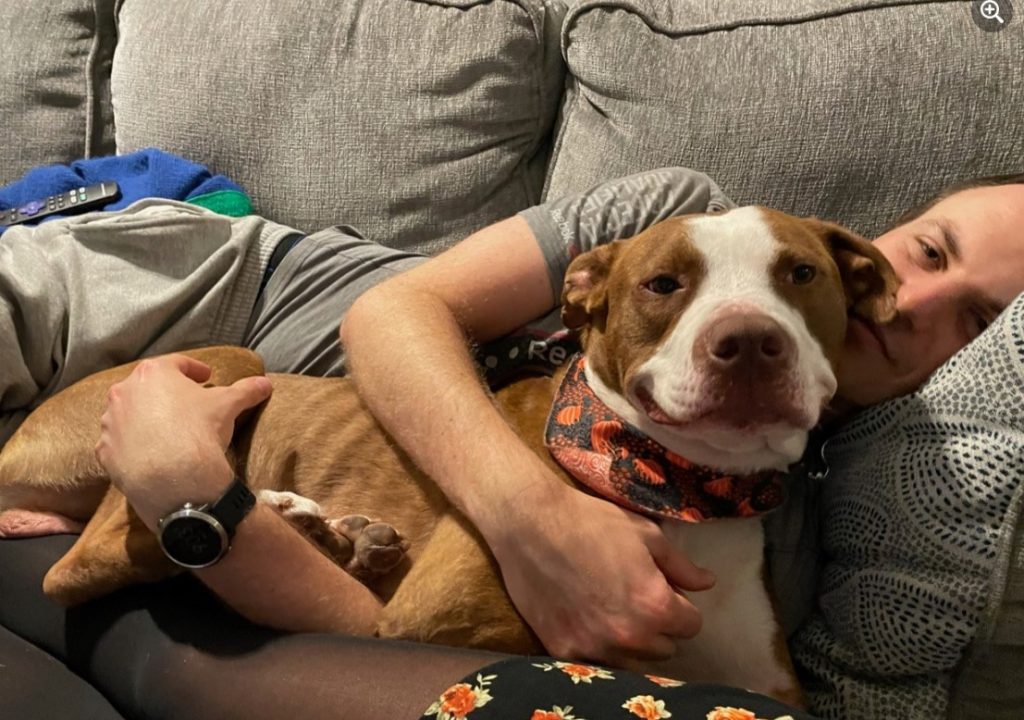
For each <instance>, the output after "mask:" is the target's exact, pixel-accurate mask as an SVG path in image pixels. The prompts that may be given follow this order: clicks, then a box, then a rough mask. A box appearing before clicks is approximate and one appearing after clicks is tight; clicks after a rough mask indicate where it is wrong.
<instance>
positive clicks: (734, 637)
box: [659, 518, 795, 695]
mask: <svg viewBox="0 0 1024 720" xmlns="http://www.w3.org/2000/svg"><path fill="white" fill-rule="evenodd" d="M663 529H664V532H665V535H666V537H667V538H668V540H669V542H671V543H672V544H673V546H675V547H677V548H678V549H679V550H680V551H682V552H683V553H684V554H685V555H686V556H687V557H689V558H690V559H691V560H692V561H693V562H694V563H695V564H697V565H700V566H702V567H705V568H708V569H709V570H711V571H712V572H714V573H715V577H716V582H715V586H714V587H713V588H711V589H710V590H707V591H704V592H691V593H687V597H688V599H689V600H690V602H692V603H693V604H694V605H695V606H696V607H697V608H698V609H699V610H700V612H701V617H702V619H703V624H702V626H701V630H700V632H699V633H698V634H697V636H696V637H695V638H693V639H691V640H684V641H682V642H680V644H679V652H678V653H677V654H676V656H675V657H673V658H671V659H670V660H667V661H665V662H664V663H661V664H659V672H662V673H663V674H664V675H665V676H667V677H679V678H685V679H686V680H687V681H689V682H701V681H704V682H717V683H728V684H730V685H736V686H739V687H743V688H746V689H748V690H755V691H759V692H762V693H769V694H772V695H777V693H778V692H779V691H787V690H790V689H793V688H794V687H795V679H794V678H793V675H792V670H791V668H790V667H789V663H788V661H787V660H784V659H781V658H780V657H779V653H778V643H779V642H780V641H781V640H782V638H781V631H780V629H779V626H778V623H777V621H776V619H775V613H774V610H773V609H772V603H771V598H770V597H769V595H768V591H767V589H766V588H765V580H764V530H763V527H762V525H761V520H760V519H758V518H742V519H740V518H737V519H725V520H715V521H712V522H704V523H683V522H674V521H667V522H665V523H664V525H663Z"/></svg>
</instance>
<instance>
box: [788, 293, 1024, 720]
mask: <svg viewBox="0 0 1024 720" xmlns="http://www.w3.org/2000/svg"><path fill="white" fill-rule="evenodd" d="M826 456H827V459H828V461H829V463H830V465H831V469H832V472H831V474H830V476H829V477H828V479H827V480H825V484H824V486H823V488H822V503H821V512H822V517H821V527H822V546H823V549H824V551H825V555H826V559H827V560H826V565H825V567H824V570H823V573H822V576H821V581H820V585H819V592H818V607H817V609H816V611H815V613H814V615H813V616H812V619H811V620H810V621H809V622H808V623H806V624H805V625H804V627H803V628H802V629H801V631H800V632H799V633H798V634H797V636H796V639H795V643H794V654H795V658H796V660H797V662H798V664H799V665H800V666H801V668H802V671H803V672H804V674H805V677H804V682H805V686H806V687H807V689H808V691H809V696H810V699H811V701H812V706H813V708H814V709H815V710H816V711H817V712H818V713H820V714H822V715H824V716H826V717H843V718H850V719H857V718H865V719H868V718H871V719H873V718H880V717H899V718H935V717H939V716H941V715H943V714H944V713H946V712H948V711H949V710H950V700H949V696H950V689H951V686H952V684H953V683H954V682H955V681H956V680H957V677H958V674H959V673H960V672H961V670H962V668H963V667H964V658H965V654H966V657H967V658H968V661H970V660H971V659H972V658H976V659H980V660H981V661H982V662H987V661H990V660H991V658H993V657H996V656H998V658H999V662H1000V664H1001V665H1002V667H999V668H998V669H997V671H998V672H999V673H1001V674H1002V675H1003V679H1004V680H1010V682H1006V683H1003V685H1002V686H1001V687H999V686H998V685H999V683H996V684H995V685H993V684H992V682H991V681H989V686H988V687H984V688H978V687H969V686H965V685H964V682H961V683H960V686H959V688H958V697H960V698H961V699H962V698H972V697H975V698H976V697H977V696H979V693H980V695H981V696H983V697H984V700H985V707H986V708H987V711H986V712H987V714H986V717H988V718H992V717H1006V718H1009V717H1020V713H1021V706H1020V705H1019V704H1018V703H1017V702H1012V701H1011V698H1016V699H1017V700H1019V699H1020V694H1021V692H1022V688H1021V681H1022V680H1024V633H1022V632H1021V631H1020V630H1021V628H1020V627H1019V623H1020V614H1019V607H1018V606H1019V604H1020V598H1019V597H1018V595H1019V588H1020V583H1021V580H1020V576H1022V575H1024V563H1022V559H1021V558H1020V557H1011V555H1012V552H1011V550H1012V548H1013V545H1014V541H1015V532H1016V531H1017V529H1018V525H1019V523H1020V521H1021V516H1020V512H1021V500H1022V497H1024V295H1021V296H1020V297H1018V298H1017V299H1016V300H1015V301H1014V302H1013V303H1012V304H1011V305H1010V307H1009V308H1007V310H1005V311H1004V312H1003V313H1002V314H1001V315H1000V317H999V318H998V319H997V320H996V322H995V323H993V325H992V326H991V327H990V328H989V329H988V330H987V331H986V332H985V333H983V334H982V335H981V336H980V337H979V338H977V339H976V340H975V341H974V342H973V343H971V344H970V345H969V346H967V347H966V348H964V349H963V350H962V351H961V352H960V353H958V354H957V355H956V356H955V357H953V358H952V359H951V360H950V361H949V362H947V363H946V364H945V365H944V366H943V367H941V368H940V369H939V370H938V371H937V372H936V373H935V374H934V375H933V376H932V377H931V379H930V380H929V381H928V382H927V383H926V384H925V386H924V387H922V388H921V389H920V390H919V391H918V392H916V393H914V394H912V395H908V396H905V397H903V398H899V399H897V400H894V401H891V402H888V403H885V404H883V405H880V406H877V407H875V408H872V409H870V410H868V411H866V412H864V413H862V414H860V415H858V416H857V417H856V418H855V419H854V420H853V421H852V422H851V423H850V424H849V425H848V426H846V427H845V428H844V429H843V430H842V431H841V432H840V433H839V434H838V435H836V436H835V437H833V438H832V439H831V440H830V441H829V443H828V445H827V449H826ZM1007 588H1010V592H1007ZM1014 588H1016V590H1014ZM1011 616H1012V617H1011ZM1006 618H1011V619H1012V620H1015V621H1016V623H1018V627H1017V628H1016V630H1015V634H1014V635H1013V636H1010V637H1008V636H1006V635H1005V634H998V635H997V634H996V632H995V631H996V629H997V628H1004V629H1005V628H1006V626H1007V624H1006ZM992 643H995V644H996V645H998V646H1000V647H999V648H998V649H997V652H995V654H993V648H990V647H986V646H987V645H989V644H992ZM967 667H968V668H969V669H970V668H971V665H970V662H968V665H967ZM979 667H980V666H979ZM986 667H987V666H986ZM1014 678H1015V679H1016V681H1013V680H1012V679H1014ZM979 680H983V678H981V676H980V674H979V673H977V672H974V673H973V675H972V677H971V678H970V681H971V682H972V683H977V682H978V681H979ZM957 706H958V707H959V708H960V710H959V713H960V714H957V715H956V716H957V717H969V716H971V714H970V712H972V711H968V710H965V708H966V707H967V706H971V707H974V708H977V707H981V705H979V704H978V703H975V702H974V701H973V700H967V701H964V702H958V704H957Z"/></svg>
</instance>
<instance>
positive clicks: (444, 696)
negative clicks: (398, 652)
mask: <svg viewBox="0 0 1024 720" xmlns="http://www.w3.org/2000/svg"><path fill="white" fill-rule="evenodd" d="M496 677H497V675H486V676H484V675H477V676H476V685H473V686H470V685H469V684H468V683H458V684H456V685H452V686H451V687H450V688H448V689H447V690H445V691H444V692H443V693H441V697H439V698H438V699H437V702H435V703H434V704H433V705H431V706H430V707H428V708H427V711H426V712H425V713H423V716H424V717H429V716H433V717H434V718H436V720H461V718H464V717H466V716H467V715H469V714H470V713H471V712H473V711H474V710H476V709H477V708H478V707H483V706H484V705H486V704H487V703H489V702H490V701H491V700H493V699H494V698H492V697H491V694H490V693H489V692H488V691H487V687H488V686H489V685H490V684H491V682H492V681H493V680H494V678H496Z"/></svg>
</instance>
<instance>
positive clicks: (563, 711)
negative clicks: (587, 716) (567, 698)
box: [530, 705, 583, 720]
mask: <svg viewBox="0 0 1024 720" xmlns="http://www.w3.org/2000/svg"><path fill="white" fill-rule="evenodd" d="M571 712H572V705H566V706H565V707H564V708H562V707H558V706H557V705H555V706H554V707H553V708H551V709H550V710H534V711H533V715H532V716H531V717H530V720H583V718H578V717H576V716H575V715H571V714H570V713H571Z"/></svg>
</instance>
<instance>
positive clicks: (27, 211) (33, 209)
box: [18, 200, 46, 216]
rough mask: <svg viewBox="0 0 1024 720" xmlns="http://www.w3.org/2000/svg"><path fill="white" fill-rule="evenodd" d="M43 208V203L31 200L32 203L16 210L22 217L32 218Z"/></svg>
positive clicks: (44, 205)
mask: <svg viewBox="0 0 1024 720" xmlns="http://www.w3.org/2000/svg"><path fill="white" fill-rule="evenodd" d="M44 207H46V204H45V203H43V202H40V201H39V200H33V201H32V202H30V203H27V204H25V205H22V206H21V207H20V208H18V212H20V213H21V214H22V215H28V216H32V215H35V214H36V213H38V212H39V211H40V210H42V209H43V208H44Z"/></svg>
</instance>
